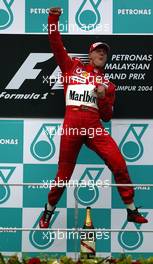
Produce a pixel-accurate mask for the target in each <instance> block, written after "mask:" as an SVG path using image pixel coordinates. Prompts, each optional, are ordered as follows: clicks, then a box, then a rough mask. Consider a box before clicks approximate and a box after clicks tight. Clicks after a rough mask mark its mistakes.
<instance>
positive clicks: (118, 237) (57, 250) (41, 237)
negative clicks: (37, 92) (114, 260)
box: [0, 119, 153, 257]
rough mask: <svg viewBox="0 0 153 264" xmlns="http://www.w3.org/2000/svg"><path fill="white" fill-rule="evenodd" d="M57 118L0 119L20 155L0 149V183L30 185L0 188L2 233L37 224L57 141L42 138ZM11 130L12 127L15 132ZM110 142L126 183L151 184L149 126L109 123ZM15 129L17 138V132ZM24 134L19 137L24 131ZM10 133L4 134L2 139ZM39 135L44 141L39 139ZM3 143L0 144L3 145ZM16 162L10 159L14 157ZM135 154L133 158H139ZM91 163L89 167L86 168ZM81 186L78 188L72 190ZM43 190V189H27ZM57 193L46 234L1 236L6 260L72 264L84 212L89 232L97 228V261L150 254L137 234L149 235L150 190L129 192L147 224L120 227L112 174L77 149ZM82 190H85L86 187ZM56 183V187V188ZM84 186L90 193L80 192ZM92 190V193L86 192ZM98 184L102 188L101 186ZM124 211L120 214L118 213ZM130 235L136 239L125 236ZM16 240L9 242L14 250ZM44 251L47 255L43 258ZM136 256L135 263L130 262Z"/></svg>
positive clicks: (135, 122)
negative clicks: (67, 260) (68, 259)
mask: <svg viewBox="0 0 153 264" xmlns="http://www.w3.org/2000/svg"><path fill="white" fill-rule="evenodd" d="M61 123H62V119H22V120H17V119H16V120H9V119H8V120H4V119H3V120H0V127H1V130H2V134H1V135H3V136H4V135H6V136H7V141H5V143H6V142H11V140H12V135H14V136H15V138H19V139H20V142H22V151H21V152H18V151H17V149H16V148H14V145H13V144H11V145H10V148H9V150H8V149H7V147H8V144H5V145H4V146H3V149H1V153H2V155H1V156H3V153H5V152H6V150H7V152H10V153H11V155H10V156H9V155H8V157H7V156H6V155H5V154H4V157H5V159H4V160H5V162H4V160H3V162H2V161H1V166H0V183H2V184H3V183H16V184H21V183H25V184H27V183H29V184H28V186H0V205H1V209H0V215H1V218H0V227H1V228H4V227H5V228H15V227H23V228H38V221H39V219H40V216H41V215H42V212H43V210H44V204H45V203H46V202H47V194H48V191H49V190H50V188H51V186H50V184H51V183H54V178H55V175H56V173H57V169H58V155H59V152H58V150H59V143H60V141H59V136H58V137H57V136H54V137H53V138H52V137H49V138H48V137H47V135H48V131H51V132H55V131H56V128H57V127H58V126H57V125H59V124H61ZM14 124H15V125H14ZM106 127H107V128H109V130H110V131H111V135H112V137H113V138H114V139H115V141H116V142H117V144H118V146H119V148H120V150H121V152H122V154H123V156H124V158H125V160H126V162H127V163H128V170H129V173H130V177H131V179H132V182H134V183H138V184H143V183H146V184H149V183H150V184H151V183H152V182H153V180H152V174H153V165H152V158H151V157H153V148H151V147H150V146H152V144H151V138H152V137H151V135H152V132H153V126H152V122H151V120H134V119H131V120H117V119H115V120H113V121H112V122H110V123H109V125H108V126H106ZM15 128H18V129H17V130H18V133H17V132H16V129H15ZM23 128H24V130H23ZM8 131H9V133H8ZM45 133H46V134H45ZM3 142H4V141H3ZM12 153H14V156H16V160H15V159H14V156H13V154H12ZM138 154H139V155H138ZM92 161H93V162H92ZM80 181H82V183H83V184H82V186H79V185H77V184H78V183H79V182H80ZM32 183H42V186H41V187H40V186H38V185H36V186H32V185H31V184H32ZM66 183H67V188H66V190H65V191H64V193H63V195H62V197H61V199H60V201H59V202H58V204H57V208H56V210H55V213H54V215H53V218H52V220H51V223H50V228H51V230H52V232H50V231H49V230H48V231H42V232H41V231H39V232H38V231H26V232H23V233H21V232H20V231H15V230H1V232H0V241H5V243H0V251H1V252H3V253H4V254H5V255H9V254H11V252H16V253H19V254H20V255H21V254H22V257H24V256H37V257H41V256H42V254H47V255H48V256H50V255H51V256H53V255H54V256H56V257H57V256H60V255H65V254H66V255H68V256H72V257H75V256H76V255H77V256H79V253H80V237H79V236H78V235H77V233H76V232H75V231H76V228H81V227H83V224H84V219H85V209H86V207H87V206H90V207H91V208H92V221H93V225H94V227H95V228H97V229H99V228H102V231H98V232H97V233H96V255H97V256H110V254H112V255H114V256H115V255H117V254H119V252H122V251H123V250H124V252H125V253H127V254H130V255H132V256H135V257H136V256H137V255H136V254H138V253H140V255H141V256H142V257H147V254H149V253H150V252H152V251H153V247H152V244H151V243H149V242H148V241H150V240H151V235H152V234H151V233H144V232H143V228H145V229H148V230H152V229H153V224H152V217H153V205H152V196H153V193H152V192H153V191H152V188H151V187H135V203H136V206H139V205H141V206H142V208H140V209H139V210H140V212H141V213H142V214H143V215H144V216H145V217H146V218H147V219H148V220H149V223H148V224H146V225H145V226H143V225H138V224H134V223H129V222H127V215H126V209H125V206H124V204H123V201H121V198H120V196H119V194H118V192H117V188H116V187H112V188H111V187H108V186H107V185H108V184H109V183H114V179H113V176H112V174H111V171H110V170H109V169H108V168H107V166H106V164H104V163H103V161H102V160H101V159H100V158H99V157H98V156H97V155H96V154H95V156H93V152H92V151H89V150H87V149H85V148H84V147H82V149H81V152H80V154H79V157H78V160H77V164H76V167H75V169H74V172H73V174H72V177H71V182H70V183H71V184H74V186H72V185H71V186H69V182H66ZM85 183H86V184H85ZM61 184H62V182H61ZM87 184H88V185H89V186H87ZM93 184H94V186H93ZM100 184H105V185H106V186H105V187H100ZM123 208H124V209H123ZM53 228H56V229H61V228H64V229H65V228H73V230H72V232H67V233H66V232H62V231H60V230H57V232H56V233H55V232H53ZM107 228H108V229H109V228H113V229H116V228H119V229H120V228H121V229H122V231H121V232H118V233H115V232H114V233H108V232H107V231H105V229H107ZM126 229H134V230H135V231H136V232H130V233H128V232H126ZM14 241H16V243H14ZM48 251H49V252H50V253H48ZM137 257H138V256H137Z"/></svg>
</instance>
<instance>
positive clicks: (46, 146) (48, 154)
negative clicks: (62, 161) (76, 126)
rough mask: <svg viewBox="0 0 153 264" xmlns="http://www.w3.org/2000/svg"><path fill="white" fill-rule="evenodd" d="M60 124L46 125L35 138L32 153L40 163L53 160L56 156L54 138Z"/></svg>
mask: <svg viewBox="0 0 153 264" xmlns="http://www.w3.org/2000/svg"><path fill="white" fill-rule="evenodd" d="M59 126H60V124H44V125H42V127H41V128H40V130H39V131H38V133H37V135H36V136H35V138H34V140H33V142H32V144H31V147H30V151H31V154H32V155H33V157H34V158H35V159H37V160H39V161H46V160H49V159H51V158H52V157H53V156H54V154H55V150H56V148H55V144H54V136H55V134H56V132H57V130H58V128H59Z"/></svg>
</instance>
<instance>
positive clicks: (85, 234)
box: [80, 207, 96, 259]
mask: <svg viewBox="0 0 153 264" xmlns="http://www.w3.org/2000/svg"><path fill="white" fill-rule="evenodd" d="M83 229H84V230H85V229H94V226H93V223H92V219H91V207H87V208H86V217H85V221H84V226H83ZM80 240H81V250H80V258H87V259H90V258H94V257H95V255H96V250H95V248H96V240H95V232H94V231H91V232H90V231H82V232H81V233H80Z"/></svg>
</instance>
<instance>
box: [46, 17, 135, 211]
mask: <svg viewBox="0 0 153 264" xmlns="http://www.w3.org/2000/svg"><path fill="white" fill-rule="evenodd" d="M58 19H59V16H58V15H49V17H48V28H49V41H50V46H51V49H52V52H53V53H54V56H55V59H56V62H57V64H58V65H59V67H60V69H61V71H62V75H63V79H64V82H63V84H64V94H65V100H66V112H65V118H64V123H63V130H64V129H68V128H74V129H75V128H77V131H76V133H74V132H73V133H63V134H62V136H61V142H60V156H59V163H58V172H57V175H56V178H55V182H59V181H60V180H62V181H66V182H68V180H69V179H70V177H71V175H72V173H73V170H74V167H75V164H76V160H77V156H78V154H79V151H80V149H81V146H82V145H83V144H86V145H87V146H88V147H89V148H90V149H92V150H94V151H95V152H96V153H97V154H98V155H99V156H100V157H101V158H102V159H103V160H104V161H105V164H106V165H107V166H108V168H109V169H110V170H111V171H112V173H113V174H114V177H115V181H116V183H120V184H131V180H130V177H129V174H128V170H127V166H126V163H125V160H124V159H123V157H122V155H121V153H120V150H119V148H118V146H117V144H116V143H115V141H114V140H113V139H112V137H111V136H110V135H109V134H108V133H105V132H104V131H105V130H104V128H103V126H102V124H101V122H100V118H101V119H102V120H103V121H109V120H110V119H111V118H112V113H113V110H112V108H113V104H114V100H115V85H114V84H113V83H111V82H109V81H107V90H106V94H105V97H104V98H101V99H100V98H97V94H96V92H95V88H96V87H97V86H98V85H99V84H100V83H102V82H104V81H106V80H105V78H104V73H103V72H102V71H100V70H97V69H96V68H94V67H93V66H92V65H90V64H88V65H84V64H83V63H82V61H81V60H80V59H78V58H73V59H72V58H70V57H69V55H68V54H67V51H66V49H65V48H64V46H63V42H62V39H61V36H60V33H59V31H58ZM99 77H101V78H99ZM82 128H84V131H85V130H86V133H85V134H83V135H82V133H81V132H82V130H81V129H82ZM90 128H93V129H94V131H97V129H98V131H101V133H94V136H93V137H91V136H90V135H89V129H90ZM64 189H65V187H59V186H53V187H52V188H51V190H50V192H49V194H48V202H49V204H51V205H52V206H54V205H55V204H56V203H57V202H58V201H59V199H60V197H61V195H62V193H63V191H64ZM118 191H119V194H120V196H121V198H122V200H123V202H124V203H125V204H129V203H132V202H133V197H134V189H133V187H127V186H125V187H118Z"/></svg>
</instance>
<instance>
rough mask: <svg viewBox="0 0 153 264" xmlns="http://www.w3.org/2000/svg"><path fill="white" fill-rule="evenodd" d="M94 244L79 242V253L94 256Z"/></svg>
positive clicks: (84, 241) (91, 242)
mask: <svg viewBox="0 0 153 264" xmlns="http://www.w3.org/2000/svg"><path fill="white" fill-rule="evenodd" d="M95 251H96V243H95V241H92V240H91V241H90V240H83V241H81V253H92V254H95Z"/></svg>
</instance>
